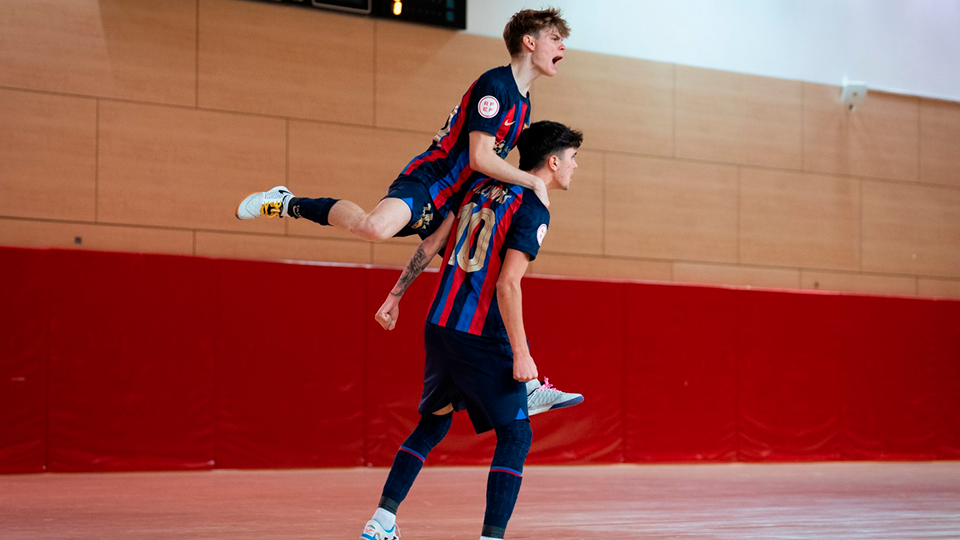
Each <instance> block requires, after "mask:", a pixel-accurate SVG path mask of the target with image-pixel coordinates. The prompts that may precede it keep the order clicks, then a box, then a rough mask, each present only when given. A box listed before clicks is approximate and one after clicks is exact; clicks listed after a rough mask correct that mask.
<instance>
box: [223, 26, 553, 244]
mask: <svg viewBox="0 0 960 540" xmlns="http://www.w3.org/2000/svg"><path fill="white" fill-rule="evenodd" d="M569 34H570V30H569V27H568V26H567V23H566V21H564V20H563V18H562V16H561V13H560V11H559V10H558V9H553V8H550V9H544V10H539V11H535V10H529V9H525V10H522V11H519V12H517V13H516V14H514V15H513V17H511V18H510V21H509V22H507V25H506V27H505V28H504V31H503V39H504V42H505V43H506V46H507V50H508V51H509V52H510V64H509V65H506V66H501V67H497V68H493V69H491V70H489V71H487V72H486V73H484V74H483V75H481V76H480V78H479V79H477V80H476V81H474V83H473V84H472V85H470V88H469V89H468V90H467V92H466V93H465V94H464V95H463V98H462V99H461V100H460V103H458V104H457V106H456V107H454V109H453V111H452V112H451V113H450V116H449V118H448V119H447V122H446V124H445V125H444V127H443V128H442V129H441V130H440V132H439V133H437V135H436V137H434V139H433V143H432V144H431V145H430V147H429V148H428V149H427V150H426V151H425V152H423V153H422V154H420V155H419V156H417V157H415V158H413V160H411V161H410V163H408V164H407V166H406V167H404V168H403V170H402V171H401V173H400V175H399V176H398V177H397V179H396V180H394V182H393V183H392V184H391V185H390V188H389V190H388V192H387V195H386V197H384V198H383V199H382V200H381V201H380V203H379V204H378V205H377V206H376V207H375V208H374V209H373V210H372V211H370V212H365V211H364V210H363V209H362V208H360V207H359V206H357V205H356V204H355V203H353V202H351V201H347V200H340V199H331V198H318V199H310V198H301V197H294V196H293V194H292V193H291V192H290V191H289V190H288V189H287V188H285V187H283V186H277V187H275V188H273V189H271V190H269V191H264V192H258V193H253V194H252V195H250V196H248V197H247V198H246V199H244V200H243V201H242V202H241V203H240V205H239V207H238V208H237V213H236V215H237V217H238V218H239V219H253V218H255V217H257V216H266V217H285V216H289V217H293V218H305V219H309V220H311V221H315V222H317V223H319V224H320V225H330V226H334V227H338V228H341V229H344V230H348V231H350V232H351V233H353V234H356V235H357V236H359V237H360V238H363V239H364V240H369V241H382V240H386V239H387V238H390V237H393V236H409V235H412V234H419V235H420V237H421V238H426V237H427V236H430V234H431V233H432V232H433V231H434V230H436V228H437V227H438V226H439V225H440V223H442V222H443V219H444V218H445V217H446V215H447V212H448V211H449V209H450V206H451V204H456V202H457V201H458V200H459V195H460V191H461V190H462V188H463V185H464V183H465V182H466V181H467V179H468V178H469V177H470V175H471V174H472V173H473V172H474V171H476V172H479V173H481V174H483V175H486V176H488V177H491V178H496V179H497V180H500V181H503V182H507V183H510V184H515V185H518V186H523V187H527V188H530V189H532V190H534V191H535V192H536V193H537V194H538V196H539V197H540V198H541V199H542V201H543V202H544V204H545V205H549V201H548V198H547V192H546V188H545V186H544V183H543V181H542V180H541V179H539V178H537V177H536V176H534V175H531V174H530V173H528V172H525V171H522V170H520V169H518V168H516V167H514V166H512V165H510V164H509V163H507V162H506V161H504V158H506V156H507V154H508V153H509V152H510V150H512V149H513V147H514V146H515V145H516V143H517V138H518V137H519V136H520V133H521V131H523V129H524V128H525V127H526V126H528V125H529V124H530V95H529V90H530V86H531V84H533V81H534V80H536V79H537V78H539V77H541V76H543V75H546V76H548V77H552V76H554V75H555V74H556V73H557V62H559V61H560V60H561V59H563V53H564V50H565V47H564V45H563V40H564V38H566V37H567V36H568V35H569Z"/></svg>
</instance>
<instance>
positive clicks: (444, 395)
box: [418, 322, 529, 433]
mask: <svg viewBox="0 0 960 540" xmlns="http://www.w3.org/2000/svg"><path fill="white" fill-rule="evenodd" d="M423 337H424V345H425V348H426V351H427V359H426V362H425V364H424V369H423V397H422V398H420V407H419V409H418V410H419V412H420V414H422V415H423V414H431V413H434V412H436V411H438V410H440V409H442V408H444V407H446V406H447V405H450V404H453V408H454V410H457V411H461V410H463V409H466V410H467V414H469V415H470V421H471V422H473V428H474V429H475V430H476V432H477V433H483V432H484V431H489V430H491V429H494V428H498V427H501V426H505V425H507V424H509V423H511V422H513V421H514V420H522V419H526V418H528V417H529V415H528V414H527V388H526V385H525V384H524V383H522V382H520V381H517V380H516V379H514V378H513V351H512V350H511V349H510V344H509V343H506V342H504V341H500V340H496V339H491V338H488V337H482V336H475V335H473V334H468V333H466V332H461V331H459V330H452V329H450V328H443V327H441V326H437V325H435V324H432V323H429V322H428V323H427V324H426V327H425V328H424V331H423Z"/></svg>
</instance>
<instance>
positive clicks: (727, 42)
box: [467, 0, 960, 101]
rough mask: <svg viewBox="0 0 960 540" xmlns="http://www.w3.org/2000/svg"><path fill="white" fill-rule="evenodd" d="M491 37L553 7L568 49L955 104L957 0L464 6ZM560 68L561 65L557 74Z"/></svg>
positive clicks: (497, 0)
mask: <svg viewBox="0 0 960 540" xmlns="http://www.w3.org/2000/svg"><path fill="white" fill-rule="evenodd" d="M467 4H468V10H467V32H468V33H474V34H480V35H485V36H495V37H499V36H501V35H502V33H503V26H504V24H505V23H506V21H507V19H508V18H509V17H510V15H512V14H513V13H515V12H516V11H518V10H520V9H523V8H525V7H532V8H539V7H541V6H546V5H554V6H557V7H559V8H561V9H562V10H563V12H564V17H565V18H566V19H567V21H568V22H569V23H570V26H571V27H572V30H573V33H572V35H571V36H570V38H569V39H568V40H567V46H568V47H570V48H573V49H580V50H587V51H594V52H600V53H606V54H615V55H621V56H629V57H634V58H644V59H648V60H656V61H661V62H671V63H677V64H682V65H688V66H698V67H708V68H713V69H719V70H723V71H733V72H739V73H750V74H755V75H766V76H770V77H778V78H784V79H795V80H802V81H809V82H818V83H824V84H832V85H839V84H841V82H842V80H843V78H844V77H847V78H849V79H851V80H862V81H866V83H867V85H868V86H869V87H870V88H873V89H883V90H889V91H896V92H902V93H907V94H913V95H921V96H927V97H939V98H943V99H950V100H953V101H960V0H545V1H544V2H542V3H538V2H530V1H529V0H527V1H524V0H468V2H467ZM561 69H562V65H561Z"/></svg>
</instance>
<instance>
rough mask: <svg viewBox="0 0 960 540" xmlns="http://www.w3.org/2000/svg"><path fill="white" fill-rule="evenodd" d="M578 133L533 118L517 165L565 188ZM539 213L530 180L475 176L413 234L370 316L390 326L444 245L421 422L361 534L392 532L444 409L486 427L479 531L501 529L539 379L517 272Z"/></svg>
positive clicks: (535, 240)
mask: <svg viewBox="0 0 960 540" xmlns="http://www.w3.org/2000/svg"><path fill="white" fill-rule="evenodd" d="M582 141H583V136H582V134H581V133H580V132H579V131H575V130H572V129H570V128H568V127H566V126H564V125H562V124H558V123H555V122H537V123H534V124H533V125H531V126H530V127H529V128H528V129H526V130H524V132H523V133H522V134H521V135H520V139H519V143H518V144H519V148H520V169H522V170H524V171H529V172H530V173H531V174H533V175H535V176H537V177H538V178H540V179H541V180H542V181H543V183H544V185H545V187H546V188H547V189H567V188H568V187H569V185H570V181H571V178H572V176H573V172H574V170H575V169H576V168H577V162H576V154H577V149H578V148H579V147H580V144H581V142H582ZM549 223H550V213H549V211H548V210H547V208H546V206H544V204H543V202H542V201H541V200H540V199H539V198H538V197H537V195H536V194H535V193H534V192H533V191H532V190H530V189H529V188H524V187H521V186H517V185H513V184H507V183H503V182H500V181H497V180H495V179H492V178H488V177H486V176H483V175H474V176H473V177H472V178H471V182H470V183H469V184H468V186H467V189H466V191H465V192H464V197H463V201H462V203H461V204H460V206H459V208H458V209H455V210H454V211H452V212H450V213H449V215H448V216H447V218H446V219H445V220H444V222H443V224H442V225H441V227H440V228H439V229H438V230H437V231H436V232H435V233H434V234H433V235H431V236H429V237H428V238H426V239H425V240H424V241H423V242H422V243H421V244H420V246H419V247H418V249H417V251H416V253H415V254H414V256H413V257H412V258H411V260H410V262H409V263H408V265H407V267H406V268H405V269H404V271H403V273H402V274H401V276H400V279H399V280H398V281H397V284H396V285H395V286H394V288H393V290H392V291H391V292H390V294H389V295H388V296H387V299H386V300H385V301H384V303H383V305H382V306H381V308H380V310H379V311H378V313H377V320H378V321H379V322H380V324H381V325H383V326H384V328H388V329H389V328H393V326H394V325H395V324H396V320H397V317H398V316H399V302H400V298H401V296H402V295H403V293H404V291H405V290H406V288H407V286H408V285H409V284H410V282H411V281H413V279H415V278H416V276H417V275H418V274H419V273H420V272H421V271H422V270H423V269H424V268H426V266H427V265H428V264H429V262H430V260H431V259H433V257H434V256H435V255H436V254H437V253H438V252H439V251H440V249H441V247H443V246H445V251H444V255H443V261H444V264H443V270H442V272H441V275H440V281H439V283H438V288H437V292H436V293H435V295H434V299H433V303H432V305H431V307H430V311H429V312H428V315H427V322H426V325H425V328H424V342H425V345H426V361H425V368H424V379H423V395H422V397H421V400H420V405H419V408H418V412H419V413H420V421H419V423H418V424H417V426H416V428H415V429H414V430H413V432H412V433H411V434H410V436H409V437H408V438H407V439H406V441H404V443H403V444H402V445H401V446H400V449H399V451H398V452H397V455H396V457H395V458H394V462H393V467H392V468H391V469H390V474H389V475H388V477H387V481H386V484H385V486H384V488H383V492H382V496H381V498H380V503H379V506H378V508H377V510H376V512H375V513H374V515H373V517H372V518H371V519H370V520H369V521H368V522H367V524H366V526H365V527H364V530H363V533H362V534H361V536H360V538H361V539H363V540H396V539H398V538H399V537H400V531H399V528H398V527H397V524H396V513H397V509H398V507H399V505H400V503H401V502H403V500H404V498H405V497H406V495H407V492H408V490H409V489H410V487H411V486H412V485H413V482H414V480H415V479H416V477H417V474H418V473H419V472H420V469H421V467H422V466H423V464H424V463H425V462H426V459H427V456H428V455H429V453H430V451H431V450H432V449H433V448H434V447H435V446H436V445H437V444H438V443H439V442H440V441H441V440H442V439H443V438H444V436H445V435H446V433H447V430H448V429H449V428H450V424H451V422H452V420H453V412H454V411H458V410H463V409H466V410H467V413H468V415H469V416H470V420H471V422H472V423H473V426H474V429H475V430H476V432H477V433H483V432H485V431H489V430H490V429H493V430H495V431H496V435H497V445H496V449H495V451H494V454H493V462H492V465H491V467H490V472H489V473H488V476H487V504H486V511H485V513H484V520H483V528H482V531H481V536H480V538H481V540H490V539H495V538H503V537H504V533H505V531H506V527H507V522H508V521H509V519H510V515H511V514H512V513H513V508H514V505H515V504H516V501H517V494H518V493H519V491H520V482H521V479H522V476H523V463H524V461H525V460H526V456H527V452H528V450H529V449H530V444H531V441H532V432H531V430H530V421H529V412H528V407H527V391H526V385H525V384H524V383H526V382H527V381H533V380H536V378H537V365H536V362H535V361H534V359H533V357H532V356H531V354H530V349H529V347H528V344H527V338H526V333H525V331H524V324H523V314H522V306H521V288H520V280H521V278H522V277H523V275H524V273H525V272H526V270H527V266H528V265H529V263H530V261H531V260H533V259H534V258H535V257H536V256H537V253H538V251H539V249H540V244H541V243H542V242H543V239H544V236H545V235H546V233H547V228H548V226H549ZM580 400H582V397H580Z"/></svg>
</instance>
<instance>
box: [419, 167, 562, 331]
mask: <svg viewBox="0 0 960 540" xmlns="http://www.w3.org/2000/svg"><path fill="white" fill-rule="evenodd" d="M474 179H475V180H474V181H472V182H471V184H470V185H469V188H468V191H466V192H465V193H464V196H463V201H462V203H461V204H460V208H459V211H458V213H457V216H456V217H455V218H454V219H455V221H454V223H453V228H452V229H451V231H450V237H449V238H448V239H447V247H446V248H445V249H444V260H445V261H446V264H444V266H443V271H442V273H441V274H440V281H439V282H438V285H437V291H436V293H435V294H434V298H433V304H432V305H431V307H430V312H429V313H428V314H427V321H429V322H430V323H433V324H436V325H438V326H443V327H446V328H451V329H455V330H460V331H462V332H468V333H470V334H474V335H478V336H487V337H492V338H497V339H503V340H507V339H508V338H507V331H506V328H505V327H504V325H503V319H502V318H501V317H500V308H499V306H498V304H497V295H496V287H497V279H498V278H499V277H500V268H501V266H502V265H503V259H504V256H505V255H506V253H507V250H508V249H516V250H519V251H522V252H524V253H527V254H528V255H530V260H533V259H535V258H536V256H537V252H538V251H539V250H540V244H541V243H542V242H543V237H544V235H546V234H547V227H548V226H549V225H550V212H549V211H548V210H547V208H546V207H545V206H544V205H543V203H542V202H541V201H540V199H539V198H538V197H537V195H536V193H534V192H533V191H532V190H530V189H527V188H523V187H520V186H515V185H513V184H506V183H503V182H498V181H496V180H493V179H491V178H487V177H483V176H480V175H474Z"/></svg>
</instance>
